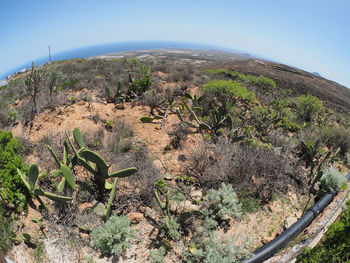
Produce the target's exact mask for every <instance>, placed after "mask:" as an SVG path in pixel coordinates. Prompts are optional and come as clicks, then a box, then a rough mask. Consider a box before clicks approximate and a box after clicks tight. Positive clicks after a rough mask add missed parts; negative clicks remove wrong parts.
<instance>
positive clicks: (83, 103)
mask: <svg viewBox="0 0 350 263" xmlns="http://www.w3.org/2000/svg"><path fill="white" fill-rule="evenodd" d="M85 104H86V102H85V101H83V100H81V101H79V102H78V103H77V105H79V106H84V105H85Z"/></svg>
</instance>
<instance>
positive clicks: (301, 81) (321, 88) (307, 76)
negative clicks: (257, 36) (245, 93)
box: [217, 59, 350, 113]
mask: <svg viewBox="0 0 350 263" xmlns="http://www.w3.org/2000/svg"><path fill="white" fill-rule="evenodd" d="M222 67H223V64H222V63H220V64H219V63H218V64H217V68H222ZM227 68H230V69H231V70H234V71H238V72H241V73H244V74H252V75H262V76H266V77H269V78H271V79H273V80H274V81H275V82H276V83H277V85H279V86H282V87H284V88H288V89H290V90H292V92H293V95H300V94H311V95H314V96H317V97H318V98H319V99H320V100H322V101H323V102H324V104H325V105H326V106H328V107H330V108H333V109H336V110H337V111H340V112H346V113H348V112H350V90H349V89H348V88H346V87H345V86H342V85H340V84H338V83H336V82H334V81H331V80H327V79H325V78H323V77H321V76H315V74H314V73H309V72H306V71H303V70H300V69H297V68H293V67H290V66H286V65H283V64H278V63H274V62H269V61H262V60H258V59H248V60H236V61H234V62H233V63H230V64H229V65H227ZM318 75H319V74H318Z"/></svg>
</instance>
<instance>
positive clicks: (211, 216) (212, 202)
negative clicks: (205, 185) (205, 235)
mask: <svg viewBox="0 0 350 263" xmlns="http://www.w3.org/2000/svg"><path fill="white" fill-rule="evenodd" d="M204 214H205V216H206V218H205V224H206V225H207V228H208V229H214V228H216V227H217V226H218V225H219V224H220V223H221V222H222V221H224V220H227V219H228V218H227V216H232V217H236V218H238V217H240V216H241V204H240V203H239V201H238V198H237V195H236V193H235V192H234V191H233V189H232V186H231V185H226V184H224V183H222V184H221V187H220V188H219V189H218V190H210V191H209V194H208V207H205V210H204Z"/></svg>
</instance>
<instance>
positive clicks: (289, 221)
mask: <svg viewBox="0 0 350 263" xmlns="http://www.w3.org/2000/svg"><path fill="white" fill-rule="evenodd" d="M296 221H298V218H297V217H295V216H289V217H287V218H286V220H285V221H284V226H283V227H284V229H288V228H290V227H291V226H292V225H293V224H294V223H295V222H296Z"/></svg>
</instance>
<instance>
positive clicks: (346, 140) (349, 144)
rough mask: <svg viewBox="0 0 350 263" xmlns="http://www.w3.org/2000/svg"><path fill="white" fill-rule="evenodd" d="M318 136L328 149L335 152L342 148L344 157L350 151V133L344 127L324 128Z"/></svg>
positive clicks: (341, 151)
mask: <svg viewBox="0 0 350 263" xmlns="http://www.w3.org/2000/svg"><path fill="white" fill-rule="evenodd" d="M318 136H319V137H320V138H321V140H322V142H324V143H325V144H326V145H327V147H329V148H333V149H334V150H336V149H338V148H340V153H341V154H342V155H343V156H344V155H345V154H346V153H347V152H348V151H349V149H350V132H349V131H348V129H346V128H345V127H344V126H338V127H337V126H330V127H322V128H321V129H320V131H319V135H318Z"/></svg>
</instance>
